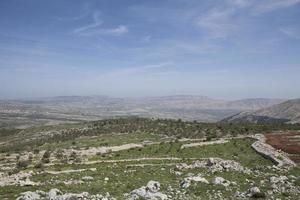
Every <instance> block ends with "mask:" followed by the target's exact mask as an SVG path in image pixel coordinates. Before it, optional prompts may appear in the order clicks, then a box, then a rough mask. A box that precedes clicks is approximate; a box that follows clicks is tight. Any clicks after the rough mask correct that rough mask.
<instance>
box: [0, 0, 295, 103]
mask: <svg viewBox="0 0 300 200" xmlns="http://www.w3.org/2000/svg"><path fill="white" fill-rule="evenodd" d="M90 94H99V95H100V94H101V95H102V94H103V95H111V96H158V95H172V94H195V95H207V96H210V97H215V98H224V99H237V98H245V97H280V98H282V97H285V98H295V97H300V0H201V1H200V0H165V1H163V0H147V1H146V0H145V1H143V0H118V1H114V0H26V1H25V0H1V1H0V98H17V97H40V96H56V95H90Z"/></svg>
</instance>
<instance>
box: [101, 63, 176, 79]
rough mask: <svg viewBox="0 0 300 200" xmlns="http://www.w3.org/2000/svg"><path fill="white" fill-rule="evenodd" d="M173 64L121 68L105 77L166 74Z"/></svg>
mask: <svg viewBox="0 0 300 200" xmlns="http://www.w3.org/2000/svg"><path fill="white" fill-rule="evenodd" d="M172 64H173V63H172V62H164V63H158V64H152V65H144V66H139V67H128V68H121V69H117V70H114V71H111V72H109V73H107V74H104V75H103V76H104V77H106V78H107V77H110V78H111V77H124V76H130V75H137V74H148V75H149V74H152V73H158V72H166V71H165V70H166V69H167V68H169V67H171V66H172Z"/></svg>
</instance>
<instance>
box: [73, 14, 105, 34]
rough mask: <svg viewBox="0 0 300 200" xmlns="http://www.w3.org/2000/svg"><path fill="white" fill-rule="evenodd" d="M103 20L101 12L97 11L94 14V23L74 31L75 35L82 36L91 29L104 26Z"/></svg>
mask: <svg viewBox="0 0 300 200" xmlns="http://www.w3.org/2000/svg"><path fill="white" fill-rule="evenodd" d="M102 23H103V22H102V20H101V19H100V12H99V11H96V12H94V13H93V23H90V24H87V25H85V26H81V27H79V28H76V29H74V30H73V33H75V34H80V33H84V32H86V31H89V30H91V29H94V28H97V27H99V26H100V25H101V24H102Z"/></svg>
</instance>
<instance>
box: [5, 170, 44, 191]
mask: <svg viewBox="0 0 300 200" xmlns="http://www.w3.org/2000/svg"><path fill="white" fill-rule="evenodd" d="M32 174H33V172H32V171H29V172H22V171H21V172H18V173H16V174H12V175H7V174H5V173H3V174H1V175H0V187H3V186H7V185H20V186H33V185H39V183H36V182H33V181H31V180H30V177H31V176H32Z"/></svg>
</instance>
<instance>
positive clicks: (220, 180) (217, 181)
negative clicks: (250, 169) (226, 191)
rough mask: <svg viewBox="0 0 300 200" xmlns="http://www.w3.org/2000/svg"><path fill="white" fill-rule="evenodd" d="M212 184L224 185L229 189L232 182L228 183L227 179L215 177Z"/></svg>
mask: <svg viewBox="0 0 300 200" xmlns="http://www.w3.org/2000/svg"><path fill="white" fill-rule="evenodd" d="M212 183H213V184H214V185H223V186H224V187H228V186H229V185H230V184H231V182H230V181H228V180H226V179H224V178H222V177H219V176H217V177H215V178H214V179H213V181H212Z"/></svg>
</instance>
